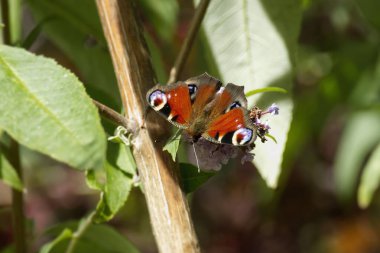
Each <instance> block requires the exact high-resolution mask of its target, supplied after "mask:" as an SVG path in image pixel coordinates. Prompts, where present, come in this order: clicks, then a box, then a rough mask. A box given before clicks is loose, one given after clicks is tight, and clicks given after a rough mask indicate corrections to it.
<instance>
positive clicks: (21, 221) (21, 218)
mask: <svg viewBox="0 0 380 253" xmlns="http://www.w3.org/2000/svg"><path fill="white" fill-rule="evenodd" d="M19 149H20V147H19V144H18V143H17V142H16V141H15V140H13V139H12V140H11V144H10V148H9V162H10V163H11V164H12V166H13V167H14V169H15V170H16V172H17V174H18V176H19V178H20V180H21V181H22V169H21V162H20V150H19ZM12 216H13V233H14V238H15V249H16V250H15V253H26V252H27V245H26V232H25V214H24V195H23V192H20V191H19V190H16V189H13V188H12Z"/></svg>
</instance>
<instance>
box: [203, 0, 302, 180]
mask: <svg viewBox="0 0 380 253" xmlns="http://www.w3.org/2000/svg"><path fill="white" fill-rule="evenodd" d="M197 2H199V1H197ZM301 16H302V10H301V2H300V1H298V0H282V1H276V0H265V1H263V0H262V1H260V0H243V1H233V0H214V1H211V3H210V6H209V9H208V11H207V14H206V17H205V20H204V28H205V32H206V35H207V37H208V40H209V41H211V42H212V43H210V47H211V50H212V53H213V55H214V57H215V61H216V63H217V66H218V68H219V73H221V74H222V76H221V78H222V79H223V81H224V82H225V83H227V82H232V83H235V84H238V85H245V88H246V89H247V90H253V89H261V88H266V87H268V86H278V85H279V84H282V85H281V86H285V88H286V89H287V90H290V88H291V83H292V77H291V74H292V64H293V62H294V61H295V49H296V46H297V39H298V33H299V29H300V23H301ZM226 35H228V36H226ZM259 98H260V97H258V98H257V99H259ZM280 99H282V101H275V100H274V97H273V98H269V99H268V97H267V99H266V101H261V103H262V104H260V103H257V105H258V106H260V107H261V106H263V105H268V104H271V103H273V102H276V103H277V104H279V105H280V108H281V113H280V115H279V116H276V117H273V118H271V119H270V125H271V128H272V129H271V130H272V132H271V133H273V135H275V136H276V137H277V141H278V144H275V143H269V142H268V143H265V144H261V143H259V144H258V145H257V148H256V150H255V153H256V157H255V160H254V163H255V165H256V167H257V168H258V169H259V171H260V173H261V174H262V176H263V178H264V179H265V180H266V182H267V184H268V185H269V186H270V187H276V186H277V180H278V177H279V174H280V171H281V166H282V160H283V153H284V150H285V144H286V142H287V133H288V130H289V127H290V124H291V121H292V108H293V102H292V100H291V99H290V97H289V96H287V97H286V98H285V96H284V95H282V96H281V97H280ZM249 102H250V105H252V101H249ZM272 149H274V150H272Z"/></svg>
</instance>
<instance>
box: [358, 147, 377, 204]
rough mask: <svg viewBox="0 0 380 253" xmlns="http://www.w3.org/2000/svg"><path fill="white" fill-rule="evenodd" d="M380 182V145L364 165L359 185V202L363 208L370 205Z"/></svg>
mask: <svg viewBox="0 0 380 253" xmlns="http://www.w3.org/2000/svg"><path fill="white" fill-rule="evenodd" d="M379 183H380V145H377V148H376V149H375V151H374V152H373V154H372V155H371V157H370V158H369V160H368V162H367V164H366V166H365V167H364V171H363V176H362V177H361V182H360V185H359V192H358V202H359V206H360V207H362V208H366V207H368V205H369V204H370V203H371V200H372V197H373V194H374V193H375V191H376V189H378V188H379Z"/></svg>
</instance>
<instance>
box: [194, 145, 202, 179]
mask: <svg viewBox="0 0 380 253" xmlns="http://www.w3.org/2000/svg"><path fill="white" fill-rule="evenodd" d="M192 144H193V150H194V155H195V161H197V167H198V173H199V172H201V169H200V168H199V160H198V156H197V151H195V145H194V142H193V143H192Z"/></svg>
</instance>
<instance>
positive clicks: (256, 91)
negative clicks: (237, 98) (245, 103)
mask: <svg viewBox="0 0 380 253" xmlns="http://www.w3.org/2000/svg"><path fill="white" fill-rule="evenodd" d="M263 92H280V93H287V92H288V91H287V90H285V89H283V88H279V87H266V88H261V89H255V90H251V91H248V92H247V93H245V96H246V97H250V96H253V95H255V94H258V93H263Z"/></svg>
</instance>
